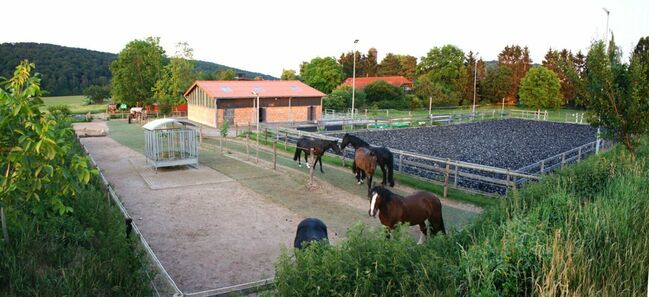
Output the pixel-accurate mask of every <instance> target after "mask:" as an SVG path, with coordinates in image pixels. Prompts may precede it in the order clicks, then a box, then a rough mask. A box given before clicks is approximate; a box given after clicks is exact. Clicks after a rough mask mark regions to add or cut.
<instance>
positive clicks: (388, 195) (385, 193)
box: [370, 186, 398, 204]
mask: <svg viewBox="0 0 649 297" xmlns="http://www.w3.org/2000/svg"><path fill="white" fill-rule="evenodd" d="M370 193H377V194H379V196H381V199H382V201H383V202H385V203H386V204H387V203H390V201H392V199H394V198H397V197H398V196H397V195H396V194H394V193H392V192H391V191H390V190H388V189H386V188H385V187H383V186H374V188H372V190H371V191H370ZM392 196H396V197H392Z"/></svg>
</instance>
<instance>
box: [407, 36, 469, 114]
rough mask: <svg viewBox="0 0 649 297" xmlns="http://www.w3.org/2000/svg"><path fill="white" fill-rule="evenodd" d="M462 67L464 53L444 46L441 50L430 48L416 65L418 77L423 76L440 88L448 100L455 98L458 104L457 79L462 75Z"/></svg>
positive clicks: (449, 46)
mask: <svg viewBox="0 0 649 297" xmlns="http://www.w3.org/2000/svg"><path fill="white" fill-rule="evenodd" d="M462 67H464V52H463V51H462V50H461V49H459V48H458V47H456V46H454V45H450V44H448V45H445V46H443V47H441V48H439V47H435V48H432V49H431V50H430V51H429V52H428V54H427V55H426V56H424V57H421V62H420V63H419V65H417V72H418V73H419V75H420V76H421V75H425V76H427V77H428V79H430V80H431V81H432V82H434V83H435V84H437V85H439V86H441V88H442V91H443V92H444V94H446V96H447V97H449V98H455V100H457V101H458V102H461V98H460V100H458V97H460V96H459V94H460V93H459V90H458V87H457V86H458V79H460V77H461V75H462V71H463V70H462Z"/></svg>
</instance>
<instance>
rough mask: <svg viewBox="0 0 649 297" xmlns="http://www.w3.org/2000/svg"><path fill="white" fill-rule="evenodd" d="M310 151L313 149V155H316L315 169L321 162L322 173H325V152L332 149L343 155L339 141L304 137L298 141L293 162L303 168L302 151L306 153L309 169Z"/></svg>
mask: <svg viewBox="0 0 649 297" xmlns="http://www.w3.org/2000/svg"><path fill="white" fill-rule="evenodd" d="M310 149H313V154H314V155H315V162H313V167H315V165H316V164H318V162H320V172H322V173H324V171H322V155H324V153H325V151H327V150H328V149H332V150H334V152H336V154H339V155H340V154H342V151H341V150H340V147H338V141H335V140H324V139H310V138H306V137H302V138H300V139H298V141H297V145H296V147H295V155H294V156H293V160H294V161H297V163H298V165H299V166H300V167H302V163H301V162H300V159H301V156H302V151H304V161H305V162H306V167H307V168H308V167H309V159H308V156H309V150H310Z"/></svg>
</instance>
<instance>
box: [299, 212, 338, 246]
mask: <svg viewBox="0 0 649 297" xmlns="http://www.w3.org/2000/svg"><path fill="white" fill-rule="evenodd" d="M310 241H320V242H322V243H325V244H327V243H329V237H328V236H327V225H325V223H323V222H322V221H321V220H319V219H316V218H307V219H304V220H302V222H300V224H299V225H297V231H296V232H295V241H293V247H294V248H296V249H301V248H303V247H304V245H305V244H306V243H307V242H310Z"/></svg>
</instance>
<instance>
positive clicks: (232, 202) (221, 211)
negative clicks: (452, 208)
mask: <svg viewBox="0 0 649 297" xmlns="http://www.w3.org/2000/svg"><path fill="white" fill-rule="evenodd" d="M84 128H85V131H90V130H97V131H100V130H103V131H108V128H107V127H106V125H105V123H101V122H92V123H81V124H75V130H77V131H84V130H83V129H84ZM81 142H82V144H83V145H84V146H86V148H87V150H88V151H89V153H90V155H91V156H92V157H93V158H94V159H95V161H96V162H97V165H98V166H99V168H100V169H101V171H102V172H103V173H104V175H105V176H106V178H107V179H108V181H109V182H110V183H111V185H113V187H114V189H115V190H116V192H117V194H118V195H119V197H120V198H121V200H122V201H123V203H124V205H125V207H126V208H127V210H128V212H129V215H130V216H131V217H132V218H133V219H134V222H135V223H136V224H137V225H138V227H139V228H140V230H141V231H142V233H143V234H144V237H145V238H146V240H147V241H148V242H149V244H150V245H151V247H152V249H153V251H154V252H155V253H156V255H157V256H158V258H159V259H160V261H161V262H162V264H163V266H164V267H165V268H166V269H167V271H168V272H169V274H170V275H171V277H172V278H173V279H174V281H175V282H176V283H177V284H178V286H179V288H180V289H181V290H182V291H183V292H185V293H189V292H196V291H201V290H208V289H215V288H220V287H224V286H230V285H236V284H240V283H245V282H250V281H256V280H260V279H264V278H268V277H272V276H273V274H274V266H273V265H274V262H275V260H276V259H277V257H278V256H279V254H280V251H281V248H282V247H283V246H286V247H292V244H293V239H294V236H295V234H294V232H295V228H296V226H297V224H298V223H299V221H300V220H301V219H303V218H304V217H303V216H301V215H299V214H298V213H297V212H296V211H292V210H290V209H288V208H287V207H284V206H283V205H282V204H281V201H280V203H278V202H277V201H274V200H273V197H272V195H269V196H267V197H265V196H264V195H260V194H259V193H258V192H255V191H254V190H252V189H250V188H249V187H247V186H245V185H243V184H242V183H241V181H244V182H245V181H247V180H245V178H241V179H240V180H241V181H240V180H238V179H236V178H231V177H229V176H227V175H225V174H223V173H221V172H219V171H216V170H214V169H212V168H209V167H206V166H202V165H201V166H199V169H193V168H180V169H160V170H158V172H157V173H156V172H154V171H153V169H151V168H150V167H148V166H146V165H145V158H144V156H142V155H141V154H140V153H138V152H136V151H133V150H131V149H129V148H128V147H126V146H124V145H121V144H119V143H118V142H116V141H115V140H113V139H111V138H109V137H89V138H82V139H81ZM232 159H233V160H234V162H238V163H241V164H245V163H246V161H245V160H236V157H235V156H233V157H232ZM240 167H241V166H240ZM259 172H262V171H258V172H256V173H259ZM273 175H276V176H273ZM283 175H284V173H283V172H279V173H269V174H267V176H259V175H257V176H253V177H252V178H255V179H264V178H269V179H275V178H277V176H283ZM248 181H249V180H248ZM305 182H306V181H305ZM274 184H277V186H278V187H280V188H281V187H282V184H281V183H274ZM314 192H316V194H315V195H314V196H311V197H317V196H320V195H327V196H329V195H331V197H336V198H335V201H336V203H344V204H345V205H346V208H349V206H351V207H352V208H354V209H357V211H358V212H359V213H362V212H366V209H365V208H366V207H367V206H366V205H365V204H366V203H364V201H362V199H358V198H356V199H348V198H350V197H347V196H350V195H351V194H349V193H346V192H344V191H340V190H336V189H335V188H334V187H331V186H328V185H326V184H323V185H320V186H318V188H316V189H314ZM281 196H284V195H281ZM309 200H310V199H305V203H309ZM312 202H313V201H312ZM329 229H330V230H329V233H330V234H329V236H330V240H332V241H333V242H335V241H337V239H338V234H342V233H344V230H340V228H337V227H336V224H332V226H330V228H329Z"/></svg>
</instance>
